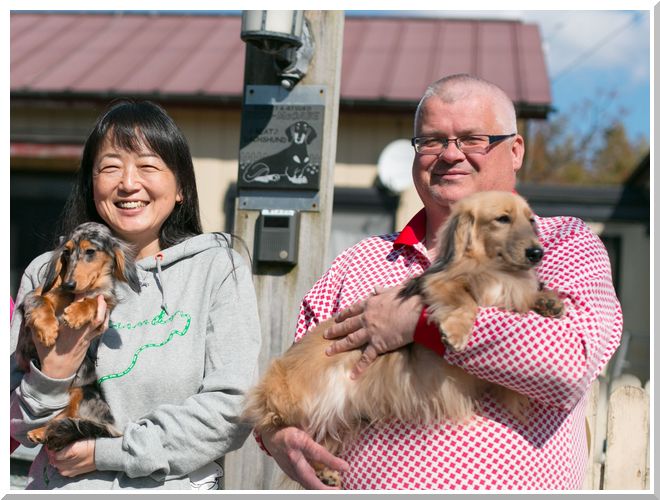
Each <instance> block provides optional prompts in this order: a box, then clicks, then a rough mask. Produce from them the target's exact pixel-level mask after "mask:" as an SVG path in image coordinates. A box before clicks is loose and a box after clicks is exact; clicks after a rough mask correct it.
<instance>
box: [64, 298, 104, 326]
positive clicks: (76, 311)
mask: <svg viewBox="0 0 660 500" xmlns="http://www.w3.org/2000/svg"><path fill="white" fill-rule="evenodd" d="M95 313H96V310H92V308H91V307H90V306H89V303H88V301H87V300H84V301H82V302H73V303H71V304H69V305H68V306H67V307H66V308H65V309H64V312H63V313H62V320H63V321H64V322H65V323H66V324H67V325H69V326H70V327H71V328H74V329H79V328H82V327H83V326H85V325H86V324H87V323H89V322H90V320H91V319H92V318H93V317H94V314H95Z"/></svg>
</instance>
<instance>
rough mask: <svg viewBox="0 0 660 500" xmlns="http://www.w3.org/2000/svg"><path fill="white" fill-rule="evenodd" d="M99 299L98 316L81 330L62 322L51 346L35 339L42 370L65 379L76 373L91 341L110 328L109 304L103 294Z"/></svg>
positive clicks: (51, 375)
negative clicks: (46, 345) (55, 339)
mask: <svg viewBox="0 0 660 500" xmlns="http://www.w3.org/2000/svg"><path fill="white" fill-rule="evenodd" d="M97 301H98V306H97V309H96V318H95V319H94V320H93V321H91V322H90V323H89V324H88V325H86V326H84V327H83V328H81V329H80V330H75V329H73V328H71V327H69V326H67V325H65V324H60V331H59V335H58V336H57V341H56V342H55V344H54V345H53V346H51V347H45V346H44V345H43V344H42V343H41V342H39V341H38V340H36V339H35V346H36V348H37V356H38V357H39V360H40V361H41V371H42V372H43V373H44V374H45V375H47V376H49V377H51V378H55V379H65V378H69V377H70V376H71V375H73V374H74V373H76V371H78V368H79V367H80V365H81V363H82V362H83V359H85V354H86V353H87V349H88V348H89V344H90V342H91V341H92V340H94V339H95V338H96V337H98V336H99V335H101V334H102V333H103V332H104V331H106V330H107V329H108V321H109V316H108V312H107V304H106V302H105V299H104V298H103V296H102V295H99V296H98V298H97ZM62 323H63V322H62Z"/></svg>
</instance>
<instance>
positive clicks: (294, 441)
mask: <svg viewBox="0 0 660 500" xmlns="http://www.w3.org/2000/svg"><path fill="white" fill-rule="evenodd" d="M261 440H262V441H263V443H264V446H265V447H266V449H267V450H268V452H269V453H270V454H271V455H272V457H273V458H274V459H275V461H276V462H277V465H279V466H280V468H281V469H282V470H283V471H284V473H285V474H286V475H287V476H289V477H290V478H291V479H293V480H294V481H297V482H299V483H300V484H301V485H302V487H303V488H305V489H308V490H335V489H337V488H332V487H330V486H326V485H325V484H323V483H322V482H321V481H320V480H319V478H318V477H316V473H315V472H314V468H313V467H312V465H311V462H314V463H319V464H323V465H325V466H326V467H328V468H329V469H332V470H336V471H339V472H348V463H346V462H345V461H344V460H342V459H341V458H337V457H335V456H334V455H333V454H332V453H330V452H329V451H328V450H326V449H325V448H324V447H323V446H321V445H320V444H318V443H316V442H315V441H314V440H313V439H312V438H311V437H310V436H309V434H307V433H306V432H304V431H302V430H300V429H298V428H296V427H284V428H282V429H278V430H277V431H274V432H264V433H263V434H262V435H261Z"/></svg>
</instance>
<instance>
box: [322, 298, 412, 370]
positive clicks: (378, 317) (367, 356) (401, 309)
mask: <svg viewBox="0 0 660 500" xmlns="http://www.w3.org/2000/svg"><path fill="white" fill-rule="evenodd" d="M401 288H402V286H396V287H393V288H387V289H382V288H380V289H376V290H375V293H374V295H372V296H370V297H369V298H367V299H365V300H363V301H361V302H357V303H355V304H353V305H352V306H350V307H348V308H347V309H344V310H343V311H342V312H340V313H339V315H338V316H337V317H336V318H335V321H336V322H337V324H336V325H333V326H332V327H330V328H329V329H328V330H327V331H326V332H325V338H327V339H340V340H337V341H336V342H333V343H332V344H331V345H330V347H328V349H327V351H326V354H328V355H330V356H331V355H333V354H337V353H339V352H344V351H349V350H351V349H356V348H359V347H362V346H364V350H363V352H362V356H361V357H360V359H359V361H358V362H357V364H356V365H355V366H354V367H353V370H352V371H351V378H357V377H358V376H359V375H360V374H361V373H362V372H363V371H364V370H365V369H366V368H367V367H368V366H369V365H370V364H371V363H373V362H374V360H375V359H376V358H377V357H378V356H379V355H380V354H384V353H386V352H389V351H393V350H395V349H398V348H399V347H403V346H404V345H406V344H409V343H411V342H412V341H413V335H414V333H415V327H416V326H417V321H418V320H419V315H420V314H421V313H422V306H423V304H422V301H421V298H420V297H419V296H414V297H411V298H409V299H407V300H402V299H400V298H398V297H397V295H398V293H399V290H401ZM342 337H343V338H342Z"/></svg>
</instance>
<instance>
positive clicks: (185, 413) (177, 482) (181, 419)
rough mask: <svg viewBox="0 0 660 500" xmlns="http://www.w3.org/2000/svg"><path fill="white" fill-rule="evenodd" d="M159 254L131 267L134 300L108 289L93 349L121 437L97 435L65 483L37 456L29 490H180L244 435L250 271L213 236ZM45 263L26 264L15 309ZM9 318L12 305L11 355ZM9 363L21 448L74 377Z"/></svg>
mask: <svg viewBox="0 0 660 500" xmlns="http://www.w3.org/2000/svg"><path fill="white" fill-rule="evenodd" d="M161 254H162V257H163V258H162V261H161V262H160V263H159V265H158V263H157V260H156V259H155V258H154V257H148V258H145V259H142V260H141V261H139V262H138V263H137V264H138V274H139V278H140V282H141V285H142V291H141V293H140V294H139V295H138V294H136V293H135V292H133V291H132V290H131V289H130V288H129V287H128V286H127V285H125V284H124V283H121V284H119V289H118V295H119V297H120V302H119V304H118V305H117V306H116V307H115V309H114V310H113V311H112V314H111V316H110V328H109V329H108V330H107V331H106V332H105V333H104V334H103V335H102V337H101V338H100V341H99V344H98V365H97V371H96V373H97V383H98V384H100V388H101V390H102V392H103V395H104V397H105V399H106V401H108V403H109V404H110V408H111V409H112V412H113V415H114V417H115V420H116V422H117V428H118V429H120V430H121V431H122V434H123V436H122V437H118V438H99V439H97V440H96V451H95V462H96V468H97V469H98V470H97V471H96V472H92V473H89V474H84V475H81V476H78V477H75V478H65V477H63V476H60V475H59V474H58V473H57V470H55V469H54V468H53V467H51V466H50V465H48V460H47V457H46V454H45V451H44V450H42V451H41V452H40V453H39V454H38V455H37V457H36V459H35V461H34V463H33V465H32V467H31V469H30V473H29V477H28V486H27V488H28V489H54V488H69V489H99V490H100V489H113V488H167V489H190V488H191V479H189V477H188V476H189V475H191V476H192V477H195V475H196V474H197V475H199V474H198V469H200V468H201V469H202V470H206V469H208V467H209V464H211V465H212V466H214V467H215V464H214V463H213V462H217V463H218V464H221V463H222V457H223V456H224V455H225V454H226V453H228V452H229V451H231V450H235V449H237V448H239V447H240V446H241V445H242V444H243V442H244V440H245V439H246V437H247V436H248V434H249V432H250V429H249V428H247V427H245V426H244V425H242V424H240V423H239V422H238V419H237V417H238V415H239V414H240V411H241V404H242V400H243V394H244V393H245V391H246V389H247V388H248V387H249V386H250V385H251V384H252V383H254V377H255V376H256V371H257V358H258V354H259V347H260V342H261V336H260V328H259V319H258V315H257V304H256V297H255V292H254V288H253V284H252V276H251V272H250V268H249V266H248V265H247V264H246V263H245V262H244V260H243V259H242V258H241V257H240V256H239V255H238V254H237V253H235V252H234V251H233V250H230V249H228V247H227V243H226V240H225V238H224V236H223V235H218V234H204V235H200V236H196V237H194V238H190V239H188V240H186V241H185V242H183V243H180V244H178V245H176V246H174V247H171V248H168V249H166V250H163V251H162V252H161ZM49 256H50V254H44V255H41V256H39V257H37V258H36V259H35V260H34V261H33V262H32V263H31V264H30V266H29V267H28V268H27V270H26V272H25V274H24V276H23V278H22V281H21V287H20V290H19V293H18V296H17V304H18V303H20V301H21V300H22V298H23V297H24V296H25V294H26V293H27V292H28V291H30V290H32V289H34V288H35V287H36V286H38V285H39V283H40V281H41V279H42V278H43V272H44V267H45V266H44V264H45V263H46V262H47V261H48V259H49ZM232 260H233V265H234V266H235V270H233V266H232ZM20 323H21V313H20V310H19V309H18V308H17V310H16V314H15V315H14V317H13V321H12V325H11V351H12V352H13V351H14V349H15V346H16V341H17V336H18V332H19V328H20ZM10 361H11V434H12V436H13V437H15V438H16V439H17V440H18V441H20V442H21V443H22V444H24V445H27V446H32V444H31V443H30V442H29V441H28V440H27V438H26V432H27V431H29V430H30V429H33V428H35V427H39V426H41V425H42V424H43V423H44V422H46V421H48V420H49V419H51V418H52V417H53V416H54V415H56V414H57V413H58V412H59V411H60V409H62V408H63V407H65V406H66V405H67V403H68V399H69V396H68V393H67V389H68V387H69V385H70V383H71V380H72V378H73V377H72V378H71V379H67V380H55V379H51V378H49V377H47V376H45V375H44V374H43V373H41V372H40V371H39V370H38V369H37V368H36V367H35V366H34V364H33V365H32V367H31V369H30V371H29V372H28V373H23V372H22V371H20V370H19V369H18V367H17V366H16V362H15V360H14V356H13V355H12V356H11V360H10ZM216 469H217V467H216ZM202 475H203V474H202ZM193 486H194V485H193Z"/></svg>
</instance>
